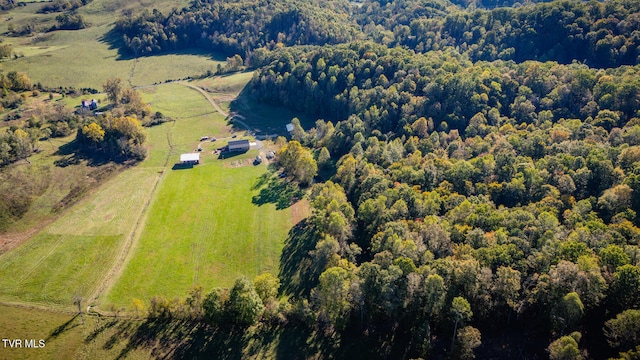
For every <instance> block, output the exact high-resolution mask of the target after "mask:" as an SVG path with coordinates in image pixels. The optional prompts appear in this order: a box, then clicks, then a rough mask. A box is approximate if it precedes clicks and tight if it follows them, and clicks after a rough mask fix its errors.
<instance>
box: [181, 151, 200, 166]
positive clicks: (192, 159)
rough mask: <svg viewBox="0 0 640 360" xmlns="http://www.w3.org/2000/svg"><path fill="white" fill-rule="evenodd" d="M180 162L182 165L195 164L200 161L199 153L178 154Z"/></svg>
mask: <svg viewBox="0 0 640 360" xmlns="http://www.w3.org/2000/svg"><path fill="white" fill-rule="evenodd" d="M180 163H181V164H184V165H196V164H199V163H200V154H199V153H187V154H182V155H180Z"/></svg>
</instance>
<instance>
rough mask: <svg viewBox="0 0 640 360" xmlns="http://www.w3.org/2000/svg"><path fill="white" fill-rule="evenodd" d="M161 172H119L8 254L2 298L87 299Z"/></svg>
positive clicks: (2, 261)
mask: <svg viewBox="0 0 640 360" xmlns="http://www.w3.org/2000/svg"><path fill="white" fill-rule="evenodd" d="M155 176H157V174H155V173H154V172H153V171H150V170H148V169H133V170H129V171H126V172H124V173H121V174H119V175H117V176H116V177H115V178H114V179H112V180H110V181H109V182H108V183H107V184H106V185H104V186H103V187H101V188H100V189H99V190H98V192H97V193H95V194H94V195H93V196H92V197H91V198H90V199H86V200H85V201H83V202H81V203H80V204H78V205H77V206H76V207H74V208H73V210H72V211H70V212H68V213H66V214H65V215H64V216H63V217H61V218H60V219H58V221H56V222H55V223H54V224H53V225H52V226H50V227H49V228H47V229H46V230H45V231H43V232H41V233H39V234H38V235H36V236H35V237H34V238H33V239H31V240H30V241H29V242H27V243H26V244H24V245H23V246H21V247H20V248H18V249H16V250H14V251H11V252H9V253H6V254H4V255H2V256H1V257H0V299H3V300H9V301H29V302H44V303H49V304H58V305H66V306H71V304H72V303H73V298H74V296H76V295H80V296H82V297H85V298H86V296H87V295H89V294H90V293H91V291H92V290H93V289H94V288H95V286H96V284H97V282H98V281H99V280H100V279H101V278H102V277H104V276H105V274H106V272H107V270H108V268H109V267H110V265H111V264H112V262H113V260H114V258H115V256H116V255H117V254H118V253H119V249H120V247H121V246H122V242H123V240H124V238H125V236H128V234H129V232H130V229H131V228H132V226H133V225H134V224H135V221H136V220H137V218H138V216H139V214H140V212H141V210H142V207H143V205H144V201H145V198H146V197H147V196H148V195H149V192H150V188H151V185H152V183H153V181H154V179H155ZM123 193H127V194H128V196H122V194H123ZM18 274H19V275H18Z"/></svg>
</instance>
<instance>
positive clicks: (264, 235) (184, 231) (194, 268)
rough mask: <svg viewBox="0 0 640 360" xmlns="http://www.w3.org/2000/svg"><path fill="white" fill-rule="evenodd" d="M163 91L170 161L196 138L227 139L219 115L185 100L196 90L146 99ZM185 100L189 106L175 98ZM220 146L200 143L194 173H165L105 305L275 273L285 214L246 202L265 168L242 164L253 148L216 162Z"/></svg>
mask: <svg viewBox="0 0 640 360" xmlns="http://www.w3.org/2000/svg"><path fill="white" fill-rule="evenodd" d="M169 94H170V95H171V98H172V99H173V100H175V101H176V103H172V104H171V103H167V105H170V106H169V107H168V108H167V113H168V115H170V116H176V114H180V113H181V114H182V115H181V116H179V117H178V120H177V122H176V123H175V125H173V128H172V129H171V133H170V137H171V142H172V144H173V146H174V152H173V155H172V158H171V161H172V163H173V162H176V161H177V160H178V155H179V153H182V152H188V151H193V150H194V149H195V148H196V147H197V145H198V143H199V142H198V139H199V138H200V136H202V135H213V136H216V137H218V138H221V137H225V136H226V137H228V136H229V133H228V129H227V128H226V127H224V126H223V124H224V119H223V118H222V117H221V116H220V115H219V114H217V113H214V114H212V113H210V112H208V111H204V112H203V110H204V109H208V108H210V105H208V103H206V101H205V100H204V98H199V97H195V98H193V97H191V96H192V95H193V94H197V92H195V91H194V90H190V89H187V88H184V87H182V89H180V86H179V85H171V86H170V87H160V88H157V90H156V93H155V94H153V96H155V97H156V98H163V97H165V96H168V95H169ZM187 95H189V99H190V101H187V99H183V100H184V101H180V99H181V98H182V97H183V96H187ZM203 104H204V105H203ZM203 106H204V108H203ZM171 111H173V112H175V113H172V112H171ZM163 126H168V125H166V124H165V125H163ZM225 142H226V140H225V139H220V140H218V141H217V142H215V143H211V142H205V143H203V144H202V145H203V148H204V151H203V152H202V160H203V164H201V165H199V166H196V167H195V168H193V169H185V170H168V172H167V174H166V177H165V179H164V180H163V182H162V186H161V188H160V189H159V191H158V193H157V195H156V196H155V197H154V201H153V203H152V205H151V209H150V211H149V215H148V219H147V222H146V226H145V229H144V232H143V233H142V236H141V238H140V240H139V244H138V247H137V248H136V250H135V253H134V255H133V257H132V259H131V260H130V262H129V264H128V265H127V267H126V269H125V271H124V273H123V275H122V277H121V278H120V280H119V281H118V283H117V284H116V285H115V287H114V288H113V290H112V291H111V292H110V294H109V295H108V298H107V300H106V302H107V303H115V304H117V305H129V304H130V303H131V299H132V298H140V299H145V300H148V299H149V298H151V297H152V296H154V295H163V296H166V297H169V298H171V297H174V296H183V295H184V294H186V292H187V291H188V290H189V288H191V286H193V285H195V284H201V285H204V286H205V288H211V287H213V286H229V285H231V284H232V283H233V281H234V280H235V278H236V277H237V276H238V275H240V274H245V275H247V276H249V277H253V276H255V275H257V274H258V273H260V272H263V271H272V272H274V273H275V272H276V271H277V267H278V260H279V256H280V251H281V249H282V241H283V240H284V238H285V237H286V233H287V231H288V229H289V228H290V226H291V215H290V210H289V209H285V210H281V211H276V210H275V206H274V205H273V204H269V205H263V206H261V207H259V206H257V205H254V204H253V203H252V196H253V195H255V194H256V193H257V190H254V189H252V187H253V185H254V183H255V182H256V181H257V178H258V177H259V176H260V175H261V174H263V173H264V172H265V171H266V168H265V167H264V166H256V167H254V166H252V165H248V166H247V163H250V161H251V159H252V158H253V157H254V156H255V155H256V153H257V152H255V150H251V151H249V152H248V153H247V154H244V155H240V156H236V157H232V158H230V159H226V160H218V159H217V158H216V157H215V156H214V155H212V154H211V152H212V150H213V149H214V148H216V147H219V146H222V145H224V144H225ZM152 157H153V155H152ZM240 163H242V165H243V166H238V165H240ZM141 279H144V281H141Z"/></svg>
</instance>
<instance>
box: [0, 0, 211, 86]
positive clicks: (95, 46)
mask: <svg viewBox="0 0 640 360" xmlns="http://www.w3.org/2000/svg"><path fill="white" fill-rule="evenodd" d="M187 3H188V1H177V2H176V1H168V0H162V1H160V0H138V1H123V0H115V1H111V0H95V1H93V2H91V3H90V4H88V5H86V6H84V7H81V8H80V9H79V10H78V13H80V14H81V15H83V16H84V17H85V18H86V20H87V21H88V22H89V23H90V26H89V27H88V28H86V29H82V30H74V31H55V32H51V33H43V34H38V35H35V36H25V37H17V38H14V37H6V38H4V39H3V41H4V43H7V44H11V45H12V46H13V49H14V53H15V54H17V55H18V56H19V57H18V58H17V59H7V60H4V61H2V69H4V71H23V72H26V73H27V74H28V75H29V77H30V78H31V79H32V80H33V82H35V83H37V82H40V83H42V84H43V85H45V86H50V87H58V86H63V87H69V86H71V87H76V88H82V87H88V88H94V89H101V88H102V84H103V83H104V82H105V80H106V79H108V78H112V77H120V78H122V79H123V80H125V81H126V82H128V83H130V84H131V85H134V86H139V85H148V84H154V83H162V82H164V81H166V80H175V79H182V78H185V77H187V76H193V75H199V74H203V73H206V72H207V71H208V70H211V71H213V70H215V69H216V67H217V65H218V64H220V63H222V62H224V57H221V58H215V59H214V57H212V56H211V54H208V53H204V52H202V51H182V52H178V53H173V54H167V55H162V56H151V57H141V58H138V59H134V58H131V57H128V56H125V57H122V56H121V55H120V54H119V53H118V49H116V48H114V47H113V46H112V45H111V44H110V43H109V42H108V41H106V40H105V39H106V37H105V36H106V35H107V34H108V32H109V30H111V29H112V27H113V23H114V22H115V21H116V20H117V19H118V18H119V17H121V16H122V14H123V12H124V11H125V10H126V9H132V8H137V9H141V8H149V9H151V8H158V9H160V10H162V11H164V12H168V11H170V10H171V9H172V8H174V7H180V6H183V5H186V4H187ZM40 7H41V5H39V4H29V5H27V6H24V7H22V6H21V7H18V8H16V9H14V10H11V11H9V12H7V13H6V14H4V16H1V17H0V20H4V21H0V32H5V31H6V30H7V28H8V26H9V25H13V26H15V27H20V26H22V25H25V24H36V26H40V27H42V28H49V27H51V25H53V24H54V23H55V16H56V14H37V13H36V12H37V10H38V9H39V8H40ZM9 19H10V20H9Z"/></svg>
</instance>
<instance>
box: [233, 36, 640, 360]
mask: <svg viewBox="0 0 640 360" xmlns="http://www.w3.org/2000/svg"><path fill="white" fill-rule="evenodd" d="M273 56H274V58H273V61H272V62H271V64H270V65H269V66H266V67H264V68H262V69H260V71H258V72H257V73H256V75H255V76H254V79H253V81H252V82H251V83H250V85H249V86H248V87H247V89H246V91H247V92H249V93H250V96H254V97H256V98H257V99H259V100H260V101H265V102H268V103H272V104H279V105H284V106H287V107H291V108H294V109H298V110H300V111H304V112H307V113H309V114H320V115H322V116H324V117H326V118H330V119H335V120H338V121H333V122H332V121H324V120H318V122H317V123H316V126H315V127H314V128H313V129H311V130H310V131H309V132H298V133H296V134H294V139H295V140H297V141H299V142H301V143H302V144H303V145H305V146H306V147H309V148H312V149H315V151H316V154H317V156H318V157H319V156H320V153H321V152H323V151H324V152H325V153H326V152H328V153H329V154H330V157H331V159H332V160H333V161H335V167H334V168H335V171H334V173H333V175H331V176H329V181H328V182H326V183H324V184H321V185H316V186H315V187H314V188H313V189H312V195H311V198H312V203H313V207H314V213H313V215H312V217H311V218H310V219H308V220H307V222H306V226H305V228H304V231H303V232H304V233H305V234H306V235H307V236H306V237H303V238H302V239H292V241H293V242H297V241H305V242H306V243H305V248H307V249H309V250H311V251H309V252H308V253H307V254H306V255H305V256H304V259H305V261H302V262H301V263H298V264H297V265H291V266H293V267H294V268H295V269H288V271H286V272H284V273H283V274H287V277H283V278H282V279H281V281H282V283H283V288H284V290H285V292H286V293H290V294H295V295H296V296H298V298H299V299H309V302H310V303H311V304H313V306H315V308H314V309H315V310H316V311H317V316H318V319H319V320H322V321H321V324H324V326H329V327H331V328H332V329H334V330H335V331H338V332H341V331H345V333H352V332H353V331H358V332H359V331H362V334H363V336H364V334H377V336H381V337H383V338H382V339H377V341H379V343H377V345H380V346H382V344H385V343H387V342H388V341H390V339H392V338H394V339H405V340H406V341H407V342H408V343H406V344H404V346H405V347H403V348H402V349H403V351H408V355H409V356H428V355H429V354H430V352H429V350H428V349H429V347H430V346H432V347H433V348H432V349H433V351H435V353H436V354H438V353H440V352H441V351H442V349H443V344H442V343H440V342H441V341H444V340H443V338H446V337H450V336H451V334H456V330H455V327H456V326H455V324H458V322H461V323H462V322H464V324H465V325H467V326H468V327H466V328H465V329H466V330H465V332H463V333H458V335H454V338H455V337H456V336H462V337H463V338H465V339H461V340H460V341H462V342H470V343H474V341H475V340H473V339H476V338H478V339H479V338H480V336H481V334H482V335H483V338H486V339H487V340H486V341H485V342H483V344H486V347H482V348H480V350H479V351H481V352H482V353H483V354H484V356H495V357H508V358H511V357H517V356H518V353H517V351H520V346H525V348H527V347H528V346H533V345H532V343H533V344H535V343H536V342H539V343H544V342H547V344H546V345H545V346H544V347H546V346H547V345H549V342H550V341H549V340H548V339H563V340H561V341H562V342H571V341H573V342H574V343H575V344H576V350H577V349H578V347H577V346H578V345H580V346H579V348H580V349H582V348H583V346H582V345H581V344H583V343H584V344H585V345H586V346H585V348H586V350H587V353H589V354H592V356H594V357H595V358H600V357H603V356H612V355H614V354H615V352H614V351H611V350H604V349H606V348H607V345H606V343H604V341H605V337H602V334H603V328H605V330H604V333H605V334H608V335H607V336H609V339H611V340H610V343H611V344H614V343H616V344H617V342H616V341H617V340H613V338H612V337H611V336H613V335H611V334H612V333H611V331H610V330H606V329H608V328H607V327H606V326H608V325H605V321H607V320H609V319H612V318H615V317H616V316H617V315H618V314H626V315H628V314H627V313H623V312H624V311H626V310H629V309H637V308H638V307H640V269H639V268H638V266H637V265H638V262H639V260H640V249H639V248H638V240H639V236H640V228H638V227H637V225H638V220H639V218H638V216H637V214H638V212H639V211H640V202H639V201H638V197H637V196H635V195H634V194H635V193H637V192H638V191H640V182H639V181H638V179H640V177H639V175H640V167H638V160H640V158H639V157H638V156H640V147H638V145H640V138H637V135H640V117H639V114H638V105H639V101H640V77H639V76H638V70H639V69H638V68H637V67H635V68H631V67H627V68H619V69H615V70H614V69H610V70H606V71H605V70H597V69H592V68H589V67H587V66H585V65H578V64H570V65H562V64H558V63H555V62H547V63H539V62H532V61H529V62H525V63H521V64H516V63H513V62H504V61H498V62H493V63H488V62H476V63H473V62H471V61H469V60H468V59H466V58H465V57H464V56H461V55H460V54H458V53H455V52H453V51H439V52H429V53H427V54H424V55H422V54H415V53H413V52H410V51H406V50H400V49H388V48H386V47H385V46H381V45H377V44H373V43H352V44H350V45H344V46H343V45H341V46H337V47H324V48H307V49H304V51H300V49H296V50H291V51H288V50H282V51H278V52H275V53H274V54H273ZM323 161H324V162H326V159H325V160H323ZM292 273H293V274H295V276H293V277H290V276H291V274H292ZM327 277H331V279H332V280H331V282H330V284H325V283H323V278H327ZM292 279H294V280H292ZM324 292H326V293H324ZM456 299H458V300H456ZM336 301H338V303H336ZM462 305H464V306H462ZM456 306H461V307H462V308H464V309H466V310H465V311H464V312H463V313H464V314H460V313H458V311H459V310H457V307H456ZM465 314H466V315H465ZM471 314H473V316H471ZM626 315H620V316H626ZM629 316H631V315H629ZM465 318H466V320H465ZM620 322H623V321H622V320H621V321H620ZM459 325H461V324H458V326H459ZM469 326H472V327H473V328H470V327H469ZM630 326H631V325H630ZM633 326H637V325H633ZM474 329H475V330H474ZM634 329H636V328H632V329H627V330H625V331H630V332H631V331H632V330H634ZM507 331H508V332H510V333H511V334H519V335H520V336H522V338H523V339H524V338H525V337H529V338H530V339H537V340H530V341H531V342H530V343H528V344H519V343H517V342H516V339H514V338H505V332H507ZM575 331H578V332H580V333H581V334H584V335H586V336H588V339H587V340H586V341H584V340H583V342H582V343H580V342H579V341H577V340H575V339H574V338H580V336H578V335H577V334H573V335H572V336H574V337H571V336H569V334H571V333H572V332H575ZM634 331H635V330H634ZM383 334H384V335H383ZM418 334H420V335H418ZM460 334H463V335H460ZM416 336H417V338H414V337H416ZM563 336H566V337H564V338H563ZM615 336H623V337H624V335H620V334H617V335H615ZM466 337H469V339H466ZM429 338H431V339H432V340H431V341H429V340H425V339H429ZM433 339H436V340H435V341H434V340H433ZM523 339H521V340H523ZM569 339H572V340H569ZM456 341H457V340H456ZM558 341H560V340H558ZM625 341H626V340H625ZM634 341H635V342H634ZM603 343H604V344H603ZM587 344H588V345H587ZM629 344H633V345H634V346H635V345H640V343H638V342H637V339H636V340H630V341H627V345H624V346H627V347H626V348H624V346H623V345H616V346H614V348H615V349H618V350H624V351H626V350H630V349H631V348H632V346H629ZM478 345H479V342H478ZM456 346H457V345H454V346H453V348H454V349H455V348H456ZM459 346H462V345H459ZM558 346H559V345H558ZM544 347H543V348H544ZM444 348H449V345H447V346H444ZM498 348H499V350H498ZM543 348H538V349H533V348H527V350H526V351H531V350H533V354H536V351H538V352H539V351H541V350H542V349H543ZM396 350H397V349H393V346H390V348H389V349H388V351H390V353H389V354H396V353H395V352H394V351H396ZM467 350H469V349H467ZM380 351H384V350H383V349H380ZM456 351H462V349H460V348H458V350H456ZM469 351H470V350H469ZM499 351H500V352H503V353H500V352H499ZM505 351H506V353H504V352H505ZM578 354H579V352H578ZM396 355H397V354H396ZM537 355H538V356H543V355H544V354H543V353H537ZM456 356H458V355H456ZM460 356H461V357H463V358H464V356H462V355H460Z"/></svg>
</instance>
